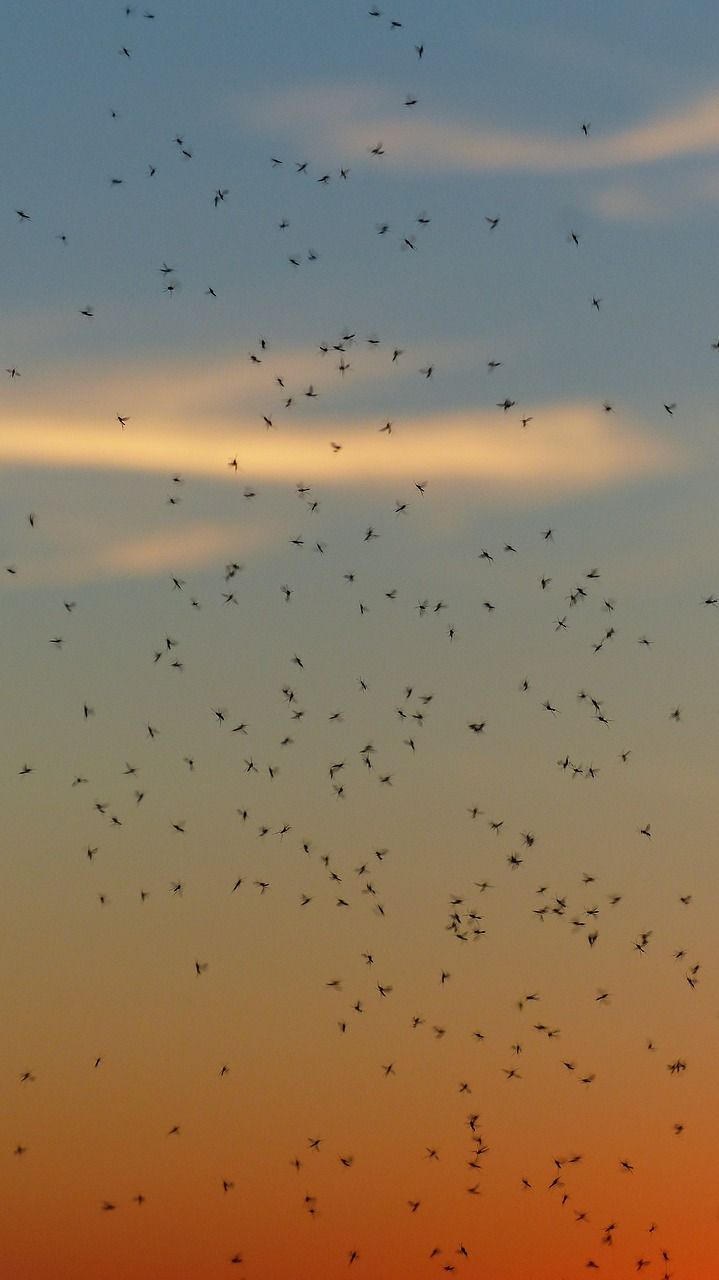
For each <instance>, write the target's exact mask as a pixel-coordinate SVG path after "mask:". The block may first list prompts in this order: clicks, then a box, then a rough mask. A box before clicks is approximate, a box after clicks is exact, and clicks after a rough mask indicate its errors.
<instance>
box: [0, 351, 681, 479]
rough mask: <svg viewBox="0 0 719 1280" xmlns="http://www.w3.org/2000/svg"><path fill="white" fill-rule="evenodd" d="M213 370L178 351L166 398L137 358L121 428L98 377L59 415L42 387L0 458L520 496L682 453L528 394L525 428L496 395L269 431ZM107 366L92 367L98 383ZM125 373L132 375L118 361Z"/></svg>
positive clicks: (6, 437) (620, 475)
mask: <svg viewBox="0 0 719 1280" xmlns="http://www.w3.org/2000/svg"><path fill="white" fill-rule="evenodd" d="M214 375H215V376H213V370H212V368H208V364H207V361H204V362H202V363H201V364H198V365H197V366H196V367H195V368H194V371H193V367H192V366H191V365H190V364H189V363H187V362H186V363H185V364H184V365H183V366H182V369H181V370H179V369H178V376H177V377H176V378H175V377H174V374H173V372H172V370H171V369H169V368H167V369H165V370H164V378H165V379H166V387H167V395H166V397H165V396H164V395H163V393H162V386H161V385H159V384H157V383H156V381H155V378H156V374H155V373H153V374H152V376H151V377H150V379H149V383H148V386H145V385H143V383H142V370H138V369H135V370H133V371H132V377H131V378H130V379H129V382H130V384H131V385H132V386H133V395H134V397H135V399H136V400H137V402H138V403H141V404H142V412H141V413H138V415H137V416H136V417H134V416H133V417H131V418H130V420H129V422H128V424H127V427H126V429H125V430H124V431H121V430H120V428H119V425H118V424H117V423H113V422H105V421H103V422H102V423H98V420H97V414H96V413H94V412H92V409H91V405H92V404H93V402H95V401H96V400H97V397H98V390H99V388H98V386H96V387H90V388H88V386H87V383H88V381H91V375H90V374H88V375H87V376H86V377H84V378H83V379H81V381H82V384H83V388H84V390H83V401H82V403H81V404H80V403H78V404H74V405H73V406H72V408H71V409H67V410H64V412H65V414H66V416H65V417H64V418H63V417H62V416H60V413H59V411H58V409H57V407H56V406H57V404H58V403H62V399H63V397H62V396H59V395H58V394H57V390H56V389H55V390H54V391H53V396H52V407H50V405H49V404H48V406H47V407H44V406H43V401H42V396H40V395H39V394H38V395H37V396H36V397H35V398H34V399H33V402H32V406H30V405H28V407H27V408H26V409H25V412H24V414H23V413H20V411H19V409H18V410H17V411H13V412H12V413H11V412H10V410H9V409H5V410H4V411H3V413H2V414H0V462H2V463H4V464H5V466H6V467H7V466H9V465H14V466H25V467H27V466H30V467H40V468H46V469H47V468H51V469H57V468H65V469H69V470H76V471H82V470H95V471H106V472H116V473H117V472H126V473H133V472H135V473H147V474H153V473H154V474H162V475H165V476H168V475H171V474H174V473H179V474H181V475H182V476H184V477H189V476H198V477H205V478H208V479H213V480H217V481H224V482H228V483H229V482H232V483H238V482H245V483H246V482H249V483H252V484H256V483H259V482H261V481H264V482H269V483H273V484H286V483H287V484H294V483H296V482H297V481H298V480H300V479H302V480H306V481H311V482H320V481H321V482H322V483H324V484H331V485H335V486H338V487H343V486H344V487H351V486H358V485H363V486H379V485H384V484H389V483H392V484H395V483H397V482H401V481H402V480H404V481H406V480H408V479H410V480H416V479H423V478H426V477H428V476H431V477H432V478H443V479H445V480H448V481H454V482H457V483H462V482H465V481H471V482H473V483H484V484H486V485H488V486H492V487H493V488H494V489H499V490H502V491H505V492H510V491H514V492H516V493H517V494H521V493H522V492H525V491H534V492H537V491H539V490H543V491H545V492H546V491H551V492H558V493H561V492H570V491H575V492H578V491H582V490H591V489H595V488H598V487H601V486H604V485H607V484H610V483H612V482H615V481H622V480H624V479H628V478H633V477H639V476H642V475H647V474H652V473H655V472H661V471H665V470H667V469H668V468H669V467H671V466H675V465H676V464H677V463H678V462H679V461H680V458H681V455H680V451H679V448H678V446H676V445H670V444H669V443H668V442H666V441H665V440H663V439H662V438H660V437H658V436H657V435H653V434H652V433H651V432H650V431H649V430H648V429H647V428H646V426H645V425H644V424H643V423H642V422H641V421H640V420H638V419H634V418H631V417H629V416H620V415H619V414H616V415H615V414H611V415H610V414H607V413H605V412H604V410H603V409H602V408H601V406H599V405H595V404H591V403H587V402H584V401H578V402H576V403H567V402H559V403H556V404H546V405H533V406H532V408H531V410H530V412H531V414H532V418H531V422H530V423H529V425H528V427H527V429H526V430H523V429H522V428H521V426H520V421H519V419H520V409H514V410H513V411H511V412H509V413H504V412H502V410H501V409H498V408H494V407H493V408H491V409H486V408H485V409H482V410H478V411H476V412H474V411H470V410H468V409H465V408H462V409H458V408H451V407H448V408H447V409H436V410H433V411H429V412H427V411H425V412H418V413H414V414H411V415H410V414H407V413H405V414H404V415H403V416H398V415H395V416H394V419H393V428H392V434H389V435H388V434H384V433H382V432H380V431H379V430H378V426H377V414H376V413H371V412H369V411H368V412H367V413H365V414H364V416H354V417H350V416H343V415H342V414H339V413H338V414H334V415H332V416H327V417H320V418H318V416H317V415H313V417H312V418H311V419H308V416H307V414H306V413H305V416H303V417H302V418H295V419H293V418H292V417H291V415H289V414H286V415H285V416H284V417H280V418H278V419H277V424H276V425H277V429H273V430H271V431H267V430H265V429H264V426H263V424H262V422H261V420H259V421H258V418H257V415H256V413H255V411H254V409H248V408H247V407H246V405H244V404H243V402H242V396H241V395H240V392H239V390H238V395H237V405H236V407H233V411H232V412H231V413H229V412H228V411H227V409H226V407H224V408H223V407H222V406H220V405H219V404H217V403H216V402H215V400H214V397H215V395H216V382H217V377H216V375H217V371H216V370H215V371H214ZM105 377H106V375H104V374H103V375H100V377H99V384H102V383H103V379H104V378H105ZM123 377H124V379H125V385H127V383H128V371H127V369H126V368H125V369H124V371H123ZM243 378H246V375H244V374H243ZM148 387H149V390H148ZM226 394H227V393H226V391H224V392H223V398H224V397H226ZM6 403H7V402H6ZM17 403H18V404H19V401H18V402H17ZM307 403H308V404H312V403H313V402H312V401H308V402H307ZM125 407H126V406H124V405H123V409H124V408H125ZM333 444H335V445H339V446H340V448H339V449H335V448H333ZM233 460H236V462H237V467H236V468H235V467H234V465H232V464H233Z"/></svg>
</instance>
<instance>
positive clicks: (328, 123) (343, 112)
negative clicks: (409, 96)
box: [261, 87, 719, 174]
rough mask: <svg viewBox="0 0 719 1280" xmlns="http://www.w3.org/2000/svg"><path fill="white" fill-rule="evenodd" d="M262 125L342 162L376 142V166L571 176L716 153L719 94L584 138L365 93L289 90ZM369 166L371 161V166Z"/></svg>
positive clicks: (266, 110)
mask: <svg viewBox="0 0 719 1280" xmlns="http://www.w3.org/2000/svg"><path fill="white" fill-rule="evenodd" d="M261 118H262V121H263V124H264V127H266V125H267V120H268V119H269V120H270V122H271V123H272V124H273V125H274V126H275V127H279V128H282V129H286V130H289V131H290V132H291V133H292V134H293V135H296V134H297V132H298V130H299V131H300V132H302V133H304V132H306V131H308V130H309V131H310V132H311V134H312V137H313V139H314V141H315V144H316V142H317V139H318V137H319V138H320V139H323V140H325V141H326V142H327V143H331V144H333V145H334V146H335V147H336V149H337V151H338V154H341V155H343V156H344V157H345V158H346V159H347V158H350V157H357V156H360V155H365V156H366V155H367V149H368V147H369V146H370V145H372V144H374V143H376V142H378V141H380V140H381V141H382V144H383V147H384V150H385V156H384V157H382V158H381V159H378V160H377V161H376V163H382V164H384V165H385V166H386V167H387V168H389V167H390V166H394V167H397V166H399V167H401V168H403V169H409V170H414V171H416V172H427V171H431V172H438V171H439V172H456V173H480V172H502V171H504V172H524V173H546V174H551V173H576V172H586V171H600V170H610V169H617V168H627V167H631V166H635V165H648V164H657V163H660V162H662V161H667V160H673V159H677V158H679V157H682V156H697V155H710V154H713V153H715V152H717V151H719V92H713V93H707V94H704V95H702V96H701V97H699V98H696V99H694V100H693V101H692V102H689V103H688V104H686V105H684V106H680V107H676V108H674V109H673V110H670V111H663V112H658V113H656V114H654V115H653V116H650V117H649V118H648V119H647V120H645V121H643V122H640V123H638V124H635V125H631V126H629V127H627V128H623V129H617V130H614V131H613V132H612V133H607V134H602V133H601V131H599V130H596V131H590V133H589V135H588V137H584V136H575V137H558V136H556V135H553V134H549V133H542V132H539V131H526V132H525V131H519V130H512V129H495V128H487V127H484V126H482V125H481V124H474V123H472V122H469V121H452V120H449V119H445V120H439V119H436V118H435V119H432V118H429V117H425V116H423V115H421V114H415V112H414V111H413V113H412V114H411V115H410V114H409V113H407V112H405V114H404V115H403V116H401V117H400V116H398V115H397V114H396V113H395V111H394V109H393V108H390V106H389V95H388V94H387V93H385V92H379V93H378V92H377V91H376V90H375V89H373V88H370V87H366V88H365V89H358V88H357V87H354V88H350V89H339V88H334V87H328V88H326V89H324V90H321V89H318V88H313V89H312V91H311V93H310V91H309V90H304V89H296V90H290V91H288V92H285V93H280V94H275V95H273V97H272V98H271V100H270V101H269V104H268V103H267V102H265V103H264V104H263V112H262V117H261ZM374 162H375V161H374V160H373V163H374Z"/></svg>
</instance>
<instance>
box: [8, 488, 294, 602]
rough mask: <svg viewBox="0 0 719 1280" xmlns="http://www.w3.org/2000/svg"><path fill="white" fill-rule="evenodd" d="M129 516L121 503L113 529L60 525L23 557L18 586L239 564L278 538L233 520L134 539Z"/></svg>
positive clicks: (197, 523) (78, 522) (196, 522)
mask: <svg viewBox="0 0 719 1280" xmlns="http://www.w3.org/2000/svg"><path fill="white" fill-rule="evenodd" d="M123 513H124V507H123V506H122V503H121V502H116V506H115V508H114V510H113V511H111V512H110V513H109V514H110V517H111V519H110V521H109V522H108V523H109V525H110V527H104V528H99V527H98V525H97V523H96V522H95V523H92V524H89V523H88V522H87V521H85V520H82V519H72V520H63V519H60V520H58V521H55V522H54V523H53V528H52V537H51V540H50V541H49V542H48V541H45V542H44V543H41V544H39V545H36V546H35V547H34V548H33V549H31V550H29V551H28V552H26V553H25V554H24V555H23V558H22V573H21V575H19V577H18V579H17V584H18V587H19V588H22V587H28V586H29V587H36V586H38V585H44V584H46V583H81V582H96V581H102V580H104V579H108V578H113V579H114V578H146V577H154V576H156V575H158V574H161V573H167V574H175V573H177V572H178V571H179V572H182V573H186V572H188V571H189V570H191V569H201V568H203V567H204V566H206V565H210V564H214V565H217V564H218V563H219V562H226V561H228V560H232V561H237V560H238V558H244V557H246V556H248V555H249V554H250V553H251V552H253V551H256V550H257V549H258V547H261V546H263V545H265V544H266V543H267V542H268V541H270V540H271V538H272V532H271V530H270V529H269V528H266V529H263V528H262V527H261V526H260V525H253V526H248V525H247V524H245V523H244V522H243V523H242V524H241V525H240V523H239V522H237V521H232V520H225V521H221V520H218V521H202V520H191V521H190V522H189V523H186V524H184V525H182V526H181V527H179V528H177V527H176V528H168V527H165V528H161V529H160V528H155V529H148V530H145V531H143V532H141V533H137V534H131V535H130V536H128V535H127V534H126V533H123V532H122V531H121V527H120V524H119V519H118V517H119V516H120V515H121V514H123Z"/></svg>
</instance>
